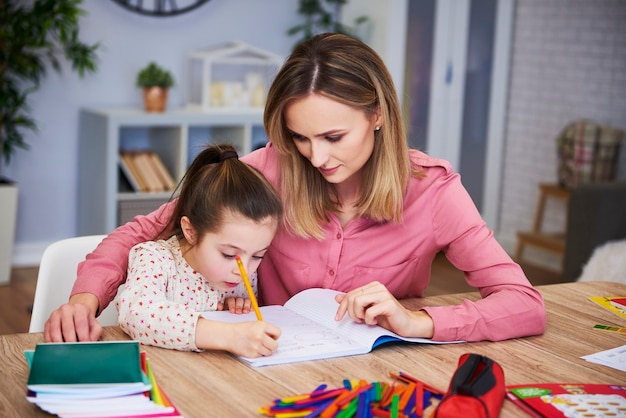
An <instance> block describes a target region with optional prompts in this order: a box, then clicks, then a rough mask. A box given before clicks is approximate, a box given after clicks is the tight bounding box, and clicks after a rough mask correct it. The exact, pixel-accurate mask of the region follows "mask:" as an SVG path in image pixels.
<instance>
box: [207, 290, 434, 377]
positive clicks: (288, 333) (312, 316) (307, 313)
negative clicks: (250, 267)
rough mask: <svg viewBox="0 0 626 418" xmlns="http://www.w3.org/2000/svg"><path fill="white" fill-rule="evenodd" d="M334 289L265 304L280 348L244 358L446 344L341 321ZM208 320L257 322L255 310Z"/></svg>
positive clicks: (290, 358)
mask: <svg viewBox="0 0 626 418" xmlns="http://www.w3.org/2000/svg"><path fill="white" fill-rule="evenodd" d="M338 293H340V292H337V291H335V290H331V289H318V288H314V289H307V290H303V291H302V292H300V293H298V294H297V295H295V296H293V297H292V298H291V299H289V300H288V301H287V302H286V303H285V305H284V306H280V305H271V306H262V307H261V308H260V309H261V314H262V315H263V320H264V321H266V322H270V323H272V324H275V325H277V326H278V327H280V328H281V330H282V334H281V336H280V339H279V340H278V349H277V350H276V351H275V352H274V353H272V355H271V356H268V357H258V358H247V357H242V359H243V360H245V361H247V362H248V363H250V364H251V365H252V366H267V365H273V364H283V363H295V362H299V361H308V360H319V359H326V358H333V357H343V356H351V355H356V354H365V353H369V352H370V351H372V349H374V348H375V347H377V346H379V345H381V344H384V343H387V342H392V341H396V342H400V341H406V342H412V343H425V344H443V342H438V341H433V340H430V339H426V338H405V337H401V336H399V335H397V334H395V333H393V332H391V331H388V330H386V329H385V328H382V327H380V326H377V325H366V324H359V323H356V322H354V321H353V320H352V319H350V318H349V317H348V316H347V315H346V316H345V317H344V318H343V319H342V320H341V321H339V322H337V321H335V313H336V312H337V307H338V306H339V305H338V304H337V302H336V301H335V295H336V294H338ZM202 316H204V317H205V318H207V319H211V320H214V321H222V322H233V323H235V322H246V321H255V320H256V318H255V316H254V313H253V312H251V313H249V314H244V315H235V314H231V313H230V312H228V311H213V312H204V313H203V314H202Z"/></svg>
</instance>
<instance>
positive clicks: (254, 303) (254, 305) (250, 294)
mask: <svg viewBox="0 0 626 418" xmlns="http://www.w3.org/2000/svg"><path fill="white" fill-rule="evenodd" d="M235 260H237V266H239V271H240V272H241V278H242V279H243V284H244V285H245V286H246V290H247V291H248V297H249V298H250V302H252V308H253V309H254V313H255V315H256V319H258V320H259V321H262V320H263V317H262V316H261V311H260V310H259V303H258V302H257V301H256V296H254V290H252V286H250V280H249V279H248V274H247V273H246V269H245V268H244V267H243V263H242V262H241V258H240V257H239V256H238V255H236V256H235Z"/></svg>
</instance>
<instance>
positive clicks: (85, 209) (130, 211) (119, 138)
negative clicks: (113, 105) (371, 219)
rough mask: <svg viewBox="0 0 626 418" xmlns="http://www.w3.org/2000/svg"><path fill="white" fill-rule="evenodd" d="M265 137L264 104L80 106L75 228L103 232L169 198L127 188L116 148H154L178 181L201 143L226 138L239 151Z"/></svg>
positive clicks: (85, 232)
mask: <svg viewBox="0 0 626 418" xmlns="http://www.w3.org/2000/svg"><path fill="white" fill-rule="evenodd" d="M265 142H267V138H266V136H265V131H264V129H263V109H254V108H249V109H216V110H215V111H210V112H207V111H200V110H191V109H178V110H168V111H165V112H163V113H147V112H144V111H143V110H141V109H82V110H81V113H80V125H79V153H78V155H79V162H78V170H79V171H78V172H79V178H78V233H79V235H91V234H107V233H109V232H111V231H112V230H113V229H115V228H116V227H117V226H119V225H122V224H124V223H125V222H127V221H129V220H130V219H132V217H133V216H134V215H140V214H147V213H149V212H151V211H152V210H154V209H156V208H158V207H159V206H160V205H161V204H162V203H164V202H166V201H168V200H169V199H170V197H171V192H157V193H154V192H152V193H150V192H134V191H132V189H131V188H130V187H129V185H128V183H127V181H126V179H125V177H124V175H123V174H122V172H121V170H120V168H119V153H120V151H131V150H139V149H148V150H151V151H154V152H156V153H157V154H158V155H159V157H160V158H161V160H162V161H163V163H164V165H165V167H166V168H167V169H168V171H169V172H170V173H171V174H172V176H173V177H174V179H175V180H176V181H177V182H178V181H179V180H180V179H181V178H182V176H183V175H184V173H185V170H186V169H187V166H188V165H189V163H190V162H191V160H193V158H194V157H195V156H196V155H197V153H198V152H199V151H200V150H201V149H202V147H203V146H204V145H206V144H209V143H214V144H221V143H230V144H232V145H234V146H235V147H237V149H238V151H239V153H240V155H243V154H247V153H248V152H250V151H251V150H253V149H254V148H256V147H258V146H260V145H263V144H265Z"/></svg>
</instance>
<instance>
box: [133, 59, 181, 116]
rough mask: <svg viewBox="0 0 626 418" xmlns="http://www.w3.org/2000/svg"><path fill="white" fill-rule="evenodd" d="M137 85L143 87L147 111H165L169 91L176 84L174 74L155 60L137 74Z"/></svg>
mask: <svg viewBox="0 0 626 418" xmlns="http://www.w3.org/2000/svg"><path fill="white" fill-rule="evenodd" d="M136 84H137V87H141V88H142V89H143V104H144V108H145V110H146V111H147V112H163V111H164V110H165V106H166V104H167V93H168V91H169V88H170V87H172V86H173V85H174V77H172V74H171V73H170V72H169V71H168V70H166V69H164V68H163V67H161V66H160V65H158V64H157V63H155V62H150V63H149V64H148V65H147V66H146V67H144V68H143V69H142V70H141V71H139V73H138V74H137V81H136Z"/></svg>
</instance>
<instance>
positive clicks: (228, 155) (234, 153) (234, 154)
mask: <svg viewBox="0 0 626 418" xmlns="http://www.w3.org/2000/svg"><path fill="white" fill-rule="evenodd" d="M229 158H237V159H239V155H237V151H233V150H226V151H222V152H221V153H220V162H222V161H224V160H228V159H229Z"/></svg>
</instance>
